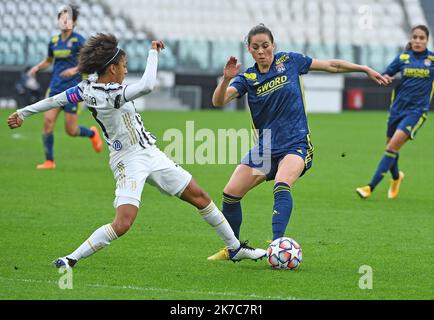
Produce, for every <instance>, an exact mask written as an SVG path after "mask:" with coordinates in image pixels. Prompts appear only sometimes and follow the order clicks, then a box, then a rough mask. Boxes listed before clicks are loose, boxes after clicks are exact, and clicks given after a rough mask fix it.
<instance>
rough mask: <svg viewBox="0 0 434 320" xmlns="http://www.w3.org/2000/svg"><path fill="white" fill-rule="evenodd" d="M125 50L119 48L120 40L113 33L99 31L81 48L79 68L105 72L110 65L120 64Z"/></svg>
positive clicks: (92, 71)
mask: <svg viewBox="0 0 434 320" xmlns="http://www.w3.org/2000/svg"><path fill="white" fill-rule="evenodd" d="M124 56H126V54H125V51H123V50H122V49H119V48H118V40H117V39H116V37H115V36H114V35H112V34H105V33H97V34H96V35H95V36H92V37H91V38H90V39H89V40H88V41H87V42H86V44H85V45H84V46H83V48H81V50H80V55H79V57H78V70H79V71H80V72H81V73H87V74H91V73H95V72H97V73H98V74H99V75H100V74H103V73H104V72H105V71H106V70H107V68H108V66H109V65H111V64H118V63H119V61H120V60H121V58H122V57H124Z"/></svg>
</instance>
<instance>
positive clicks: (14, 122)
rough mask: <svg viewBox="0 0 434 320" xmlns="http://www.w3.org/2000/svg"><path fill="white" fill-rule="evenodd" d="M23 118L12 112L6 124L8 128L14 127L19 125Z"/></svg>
mask: <svg viewBox="0 0 434 320" xmlns="http://www.w3.org/2000/svg"><path fill="white" fill-rule="evenodd" d="M22 124H23V120H22V119H21V118H20V117H19V116H18V113H16V112H14V113H12V114H11V115H10V116H9V117H8V126H9V128H10V129H16V128H19V127H21V125H22Z"/></svg>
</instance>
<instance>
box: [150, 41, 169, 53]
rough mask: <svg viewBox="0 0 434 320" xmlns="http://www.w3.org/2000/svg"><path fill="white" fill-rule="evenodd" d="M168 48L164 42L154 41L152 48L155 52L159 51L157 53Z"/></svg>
mask: <svg viewBox="0 0 434 320" xmlns="http://www.w3.org/2000/svg"><path fill="white" fill-rule="evenodd" d="M165 47H166V46H165V45H164V42H163V41H161V40H154V41H152V44H151V48H152V49H154V50H157V52H160V51H161V50H163V49H164V48H165Z"/></svg>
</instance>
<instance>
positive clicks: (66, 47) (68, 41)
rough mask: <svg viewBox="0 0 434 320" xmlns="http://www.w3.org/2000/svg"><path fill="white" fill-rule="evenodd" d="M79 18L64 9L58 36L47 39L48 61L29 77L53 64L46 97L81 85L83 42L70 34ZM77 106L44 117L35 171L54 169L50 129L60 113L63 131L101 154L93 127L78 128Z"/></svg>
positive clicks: (73, 11) (72, 8) (74, 9)
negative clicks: (40, 155)
mask: <svg viewBox="0 0 434 320" xmlns="http://www.w3.org/2000/svg"><path fill="white" fill-rule="evenodd" d="M78 15H79V11H78V8H77V7H76V6H64V7H62V8H61V9H60V10H59V12H58V14H57V19H58V22H59V28H60V31H61V33H60V35H58V36H54V37H52V38H51V41H50V43H49V45H48V57H46V58H45V59H44V60H43V61H42V62H41V63H39V64H37V65H36V66H34V67H33V68H32V69H31V70H30V71H29V75H30V76H32V77H35V75H36V73H37V72H39V71H41V70H44V69H46V68H48V67H49V66H50V65H52V64H53V74H52V78H51V82H50V87H49V91H48V96H49V97H53V96H55V95H56V94H59V93H61V92H63V91H65V90H67V89H69V88H71V87H74V86H76V85H77V84H78V83H80V82H81V81H82V75H80V74H79V72H78V68H77V64H78V53H79V51H80V49H81V48H82V47H83V45H84V43H85V39H84V38H83V37H82V36H81V35H80V34H78V33H76V32H74V27H75V24H76V21H77V18H78ZM77 102H78V101H76V102H72V103H70V104H68V105H66V106H64V107H63V108H55V109H52V110H49V111H47V112H45V113H44V129H43V130H44V133H43V136H42V138H43V139H42V140H43V143H44V152H45V162H44V163H42V164H40V165H38V166H37V167H36V168H37V169H54V168H55V167H56V164H55V162H54V155H53V145H54V135H53V130H54V125H55V123H56V119H57V116H58V115H59V113H60V111H61V109H63V111H64V112H65V131H66V133H67V134H68V135H70V136H72V137H77V136H80V137H88V138H90V140H91V142H92V146H93V148H94V149H95V151H96V152H100V151H101V150H102V140H101V138H100V135H99V132H98V129H97V128H96V127H91V128H85V127H82V126H78V124H77V122H78V117H77Z"/></svg>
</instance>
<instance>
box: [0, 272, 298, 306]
mask: <svg viewBox="0 0 434 320" xmlns="http://www.w3.org/2000/svg"><path fill="white" fill-rule="evenodd" d="M0 280H5V281H12V282H29V283H45V284H57V282H56V281H48V280H45V281H44V280H34V279H11V278H4V277H0ZM85 286H86V287H90V288H105V289H117V290H119V289H121V290H134V291H153V292H164V293H185V294H192V295H200V296H203V295H210V296H224V297H239V298H246V299H262V300H263V299H271V300H298V299H297V298H295V297H282V296H261V295H257V294H241V293H236V292H214V291H192V290H177V289H164V288H152V287H139V286H111V285H103V284H85Z"/></svg>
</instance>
